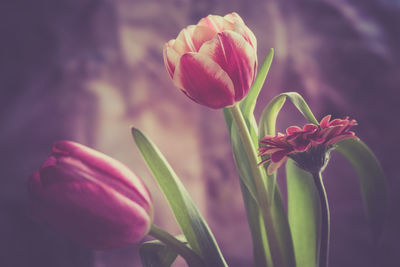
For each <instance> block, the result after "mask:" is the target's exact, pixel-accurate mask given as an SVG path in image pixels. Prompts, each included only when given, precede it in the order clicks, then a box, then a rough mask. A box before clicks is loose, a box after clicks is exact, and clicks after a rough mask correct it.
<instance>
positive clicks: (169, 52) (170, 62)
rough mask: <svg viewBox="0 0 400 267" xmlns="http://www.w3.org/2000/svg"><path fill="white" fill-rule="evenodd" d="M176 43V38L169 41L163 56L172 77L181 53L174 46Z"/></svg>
mask: <svg viewBox="0 0 400 267" xmlns="http://www.w3.org/2000/svg"><path fill="white" fill-rule="evenodd" d="M174 43H175V40H170V41H169V42H168V43H166V44H165V45H164V48H163V57H164V64H165V68H166V69H167V71H168V74H169V76H170V77H171V78H173V77H174V72H175V67H176V64H178V61H179V57H180V56H179V54H178V53H177V52H176V51H175V50H174V49H173V48H172V47H173V45H174Z"/></svg>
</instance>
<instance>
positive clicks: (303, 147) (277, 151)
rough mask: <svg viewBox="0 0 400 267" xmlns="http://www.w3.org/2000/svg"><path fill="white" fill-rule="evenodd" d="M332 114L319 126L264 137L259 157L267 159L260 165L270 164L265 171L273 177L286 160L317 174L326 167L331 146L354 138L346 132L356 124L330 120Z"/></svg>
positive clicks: (347, 121) (291, 128)
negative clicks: (317, 171) (291, 160)
mask: <svg viewBox="0 0 400 267" xmlns="http://www.w3.org/2000/svg"><path fill="white" fill-rule="evenodd" d="M330 119H331V115H327V116H325V117H324V118H323V119H322V120H321V122H320V126H319V127H318V126H317V125H314V124H306V125H305V126H304V127H303V129H302V128H300V127H297V126H291V127H289V128H287V129H286V134H282V133H278V135H277V136H266V137H264V138H263V139H262V140H261V141H260V146H261V147H260V148H259V156H266V159H265V160H263V161H262V162H261V163H260V165H261V164H264V163H267V162H270V164H269V166H268V169H267V172H268V174H272V173H273V172H274V171H275V170H276V169H278V168H279V167H280V166H281V165H282V164H283V163H284V162H285V161H286V160H287V159H288V157H290V158H292V159H293V160H295V161H296V162H297V163H298V165H299V166H300V167H301V168H303V169H305V170H306V171H311V172H312V171H316V170H319V169H321V168H322V167H323V166H324V165H325V164H326V159H325V154H326V152H327V151H329V149H331V148H332V146H333V145H334V144H335V143H337V142H339V141H342V140H345V139H349V138H357V137H356V136H355V133H354V132H352V131H349V129H350V128H351V127H353V126H355V125H357V122H356V121H355V120H349V117H346V118H344V119H335V120H333V121H330Z"/></svg>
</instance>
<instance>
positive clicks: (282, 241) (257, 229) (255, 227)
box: [224, 110, 295, 266]
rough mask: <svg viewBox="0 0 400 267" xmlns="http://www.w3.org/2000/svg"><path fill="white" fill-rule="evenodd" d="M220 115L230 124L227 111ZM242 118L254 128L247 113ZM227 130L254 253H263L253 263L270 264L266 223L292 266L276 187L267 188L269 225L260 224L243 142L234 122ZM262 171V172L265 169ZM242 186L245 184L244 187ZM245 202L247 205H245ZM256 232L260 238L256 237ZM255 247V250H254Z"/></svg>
mask: <svg viewBox="0 0 400 267" xmlns="http://www.w3.org/2000/svg"><path fill="white" fill-rule="evenodd" d="M224 115H225V120H226V122H227V125H230V124H231V125H232V119H231V115H230V114H229V112H228V111H226V110H224ZM251 117H253V115H252V114H251V115H250V118H251ZM245 120H246V122H248V123H247V126H248V128H249V131H250V129H253V130H255V129H254V128H252V127H253V126H252V124H251V123H249V117H245ZM230 132H231V143H232V150H233V153H234V158H235V162H236V166H237V168H238V173H239V178H240V180H241V185H242V195H243V198H244V202H245V205H246V211H247V216H248V221H249V225H250V227H251V230H252V237H253V244H254V254H255V255H258V256H260V255H262V254H263V255H265V256H263V257H258V258H255V259H254V262H255V266H265V265H264V264H267V266H272V258H271V254H270V251H269V244H268V237H267V234H266V232H265V227H270V230H271V231H272V230H273V229H274V230H273V231H276V233H277V237H278V242H279V244H273V245H274V246H279V247H280V250H281V251H283V253H284V255H285V262H286V264H287V266H294V264H295V263H294V262H295V258H294V251H293V245H292V240H291V234H290V228H289V223H288V220H287V216H286V212H285V208H284V205H283V201H282V198H281V194H280V191H279V188H278V187H277V185H274V186H275V188H274V189H273V190H271V191H275V192H276V194H274V195H273V196H271V198H272V199H273V201H271V203H272V204H271V206H270V208H271V213H272V220H273V221H272V222H270V223H272V225H270V224H268V225H264V222H263V220H262V218H260V217H261V216H260V210H259V207H258V206H257V207H254V206H252V205H257V201H256V200H255V199H256V198H255V192H252V191H253V190H254V189H253V186H255V184H254V177H253V176H252V172H251V170H250V166H249V163H248V160H247V158H246V156H245V154H244V153H243V151H244V150H243V149H244V148H243V147H242V146H243V145H242V143H241V141H240V137H239V133H238V132H237V128H236V127H235V126H234V124H233V125H232V126H231V131H230ZM250 132H251V131H250ZM255 137H256V139H255V140H258V138H257V134H255ZM256 145H257V146H258V142H256ZM264 174H265V175H266V173H264ZM244 186H246V188H244ZM245 189H247V190H245ZM249 197H251V198H249ZM246 203H247V204H246ZM247 205H249V207H248V206H247ZM260 234H261V238H260V237H259V236H260ZM257 243H258V245H256V244H257ZM259 246H263V247H264V250H263V251H260V250H259V248H258V247H259ZM256 249H257V250H258V251H256ZM265 260H266V261H265Z"/></svg>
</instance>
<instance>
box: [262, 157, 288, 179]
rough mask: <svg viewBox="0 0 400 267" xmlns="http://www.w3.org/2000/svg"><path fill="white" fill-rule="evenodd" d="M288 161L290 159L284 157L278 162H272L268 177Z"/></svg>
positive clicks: (268, 169)
mask: <svg viewBox="0 0 400 267" xmlns="http://www.w3.org/2000/svg"><path fill="white" fill-rule="evenodd" d="M287 159H288V158H287V157H284V158H282V159H281V160H280V161H278V162H272V161H271V163H270V164H269V166H268V168H267V173H268V175H271V174H273V173H274V172H275V171H276V170H277V169H278V168H279V167H280V166H282V164H283V163H285V161H286V160H287Z"/></svg>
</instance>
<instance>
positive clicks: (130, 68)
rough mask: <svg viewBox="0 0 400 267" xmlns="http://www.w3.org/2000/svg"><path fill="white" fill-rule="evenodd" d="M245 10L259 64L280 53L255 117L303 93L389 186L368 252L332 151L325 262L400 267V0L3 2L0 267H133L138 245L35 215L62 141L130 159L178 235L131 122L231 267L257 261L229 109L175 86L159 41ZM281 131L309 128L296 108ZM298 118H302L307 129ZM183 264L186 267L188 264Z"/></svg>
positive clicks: (352, 195)
mask: <svg viewBox="0 0 400 267" xmlns="http://www.w3.org/2000/svg"><path fill="white" fill-rule="evenodd" d="M232 11H236V12H238V13H239V14H240V15H241V16H242V17H243V19H244V20H245V21H246V23H247V25H248V26H249V27H250V28H251V29H252V30H253V31H254V33H255V35H256V36H257V39H258V47H259V51H258V55H259V59H260V60H261V59H262V58H264V56H265V55H266V53H267V51H268V50H269V48H270V47H274V48H275V51H276V56H275V59H274V62H273V65H272V69H271V71H270V74H269V77H268V81H267V83H266V85H265V86H264V88H263V91H262V93H261V96H260V99H259V103H258V106H257V109H256V115H257V117H259V115H260V113H261V112H262V109H263V107H264V106H265V104H266V103H267V102H268V101H269V100H270V99H271V98H272V97H273V96H274V95H276V94H278V93H280V92H283V91H297V92H299V93H301V94H302V95H303V96H304V98H305V99H306V100H307V101H308V103H309V104H310V106H311V108H312V110H313V111H314V113H315V114H316V116H317V118H318V119H321V118H322V117H323V116H324V115H326V114H328V113H330V114H332V115H333V116H334V117H342V116H344V115H349V116H350V117H351V118H356V119H357V120H358V122H359V126H357V128H356V131H357V134H358V136H359V137H360V138H361V139H362V140H364V141H365V142H366V143H367V144H368V145H369V146H370V147H371V148H372V149H373V151H374V152H375V153H376V155H377V156H378V157H379V159H380V160H381V162H382V165H383V167H384V169H385V172H386V174H387V178H388V181H387V182H388V189H389V212H388V220H387V224H386V229H385V233H384V235H383V238H382V242H381V244H380V248H379V249H378V250H375V251H374V250H373V247H372V245H371V241H370V237H369V232H368V225H367V222H366V219H365V216H364V213H363V210H362V202H361V196H360V192H359V188H358V184H357V179H356V178H355V174H354V172H353V171H352V170H351V168H350V166H349V164H348V163H347V162H346V161H345V160H343V158H341V157H340V156H339V155H337V154H334V155H333V156H332V157H333V158H332V161H331V164H330V165H329V167H328V169H327V170H326V172H325V181H326V186H327V191H328V197H329V200H330V206H331V215H332V245H331V259H330V262H331V266H332V267H336V266H341V267H347V266H349V267H350V266H365V267H370V266H387V267H389V266H399V263H398V262H399V260H398V259H399V257H400V256H399V252H398V251H399V243H398V239H399V238H400V231H399V229H398V225H400V215H399V212H398V207H397V205H398V204H399V201H400V197H399V196H400V194H398V191H399V189H400V182H399V180H398V178H399V177H398V174H397V172H396V171H397V169H398V150H399V148H400V145H399V143H398V141H397V140H398V137H397V136H398V132H399V128H398V124H399V123H398V116H399V114H400V108H399V104H398V101H399V100H400V94H399V92H398V90H399V89H400V63H399V62H400V50H399V47H400V37H399V36H400V27H399V25H400V4H399V2H398V1H390V0H381V1H371V0H363V1H345V0H336V1H304V0H302V1H299V0H285V1H278V0H275V1H260V0H259V1H251V4H250V2H246V1H239V0H230V1H227V0H226V1H214V0H208V1H201V0H197V1H196V0H166V1H161V0H158V1H157V0H143V1H133V0H131V1H128V0H120V1H106V0H104V1H100V0H80V1H77V0H59V1H52V0H37V1H20V0H14V1H2V2H1V3H0V18H1V23H0V34H1V36H2V40H1V42H0V46H1V49H0V55H1V57H0V58H1V60H0V125H1V128H2V129H1V131H0V140H1V141H0V151H1V156H0V157H1V158H0V159H1V160H0V166H1V173H2V175H1V180H0V214H1V215H0V266H10V267H14V266H15V267H25V266H33V267H36V266H41V267H47V266H48V267H50V266H51V267H64V266H65V267H69V266H76V267H81V266H82V267H83V266H96V267H102V266H113V267H125V266H140V263H139V261H138V254H137V246H136V245H132V246H128V247H125V248H122V249H119V250H114V251H107V252H91V251H89V250H87V249H85V248H82V247H79V246H77V245H75V244H74V243H73V242H70V241H68V240H67V239H65V238H64V237H62V236H59V235H58V234H57V233H55V232H53V231H52V230H51V229H48V228H47V227H46V226H43V225H40V224H37V223H35V222H33V221H32V220H31V219H30V217H29V215H28V213H27V211H26V204H27V192H26V182H27V179H28V177H29V175H30V173H31V172H32V171H34V170H35V169H36V168H38V166H39V165H40V164H41V162H42V161H43V159H44V158H45V157H46V156H47V155H48V153H49V151H50V147H51V144H52V143H53V142H54V141H55V140H60V139H70V140H75V141H78V142H81V143H83V144H86V145H88V146H91V147H94V148H96V149H98V150H100V151H102V152H104V153H106V154H108V155H110V156H113V157H115V158H116V159H118V160H120V161H122V162H124V163H125V164H127V165H128V166H129V167H131V168H132V169H133V170H135V172H136V173H138V174H139V175H140V176H141V177H142V178H143V180H144V181H145V182H146V184H148V186H149V187H150V189H151V191H152V192H153V197H154V201H155V206H156V218H155V220H156V223H157V224H159V225H160V226H162V227H164V228H166V229H168V230H169V231H170V232H172V233H178V232H179V230H178V228H177V226H176V223H175V221H174V220H173V218H172V216H171V213H170V211H169V209H168V208H167V206H166V203H165V200H164V199H163V197H162V196H161V193H160V191H159V189H158V188H157V186H156V184H155V182H154V181H153V179H152V177H151V176H150V174H149V172H148V170H147V169H146V167H145V165H144V163H143V161H142V160H141V158H140V155H139V152H138V151H137V150H136V148H135V146H134V143H133V141H132V138H131V136H130V133H129V126H130V125H135V126H136V127H138V128H140V129H142V130H143V131H144V132H145V133H147V134H148V135H149V136H150V137H151V138H152V139H153V140H154V142H155V143H156V144H158V145H159V147H160V149H161V150H162V151H163V152H164V154H165V155H166V156H167V158H168V159H169V161H170V162H171V164H172V165H173V167H174V168H175V169H176V171H177V173H178V174H179V176H180V177H181V178H182V179H183V182H184V184H185V185H186V186H187V188H188V190H189V192H190V193H191V195H192V196H193V198H194V200H195V201H196V203H197V204H198V206H199V208H200V209H201V211H202V212H203V214H204V215H205V216H206V218H207V220H208V222H209V223H210V226H211V228H212V230H213V231H214V233H215V235H216V238H217V240H218V242H219V243H220V246H221V248H222V251H223V253H224V254H225V256H226V257H227V260H228V263H229V264H230V266H250V265H251V257H252V252H251V242H250V236H249V231H248V226H247V222H246V218H245V213H244V210H243V205H242V203H241V198H240V197H239V195H240V191H239V186H238V181H237V176H236V174H235V171H234V166H233V159H232V156H231V152H230V144H229V140H228V137H227V135H226V130H225V128H224V122H223V117H222V115H221V112H219V111H214V110H210V109H207V108H205V107H202V106H199V105H196V104H194V103H193V102H191V101H190V100H189V99H187V98H186V97H185V96H184V95H183V94H182V93H180V92H179V91H178V90H177V89H175V88H174V87H173V85H172V82H171V81H170V79H169V77H168V75H167V73H166V71H165V69H164V66H163V61H162V45H163V44H164V42H166V41H168V40H169V39H171V38H175V37H176V35H177V34H178V32H179V31H180V29H181V28H183V27H185V26H186V25H188V24H194V23H196V22H197V21H198V19H200V18H201V17H204V16H206V15H208V14H219V15H224V14H226V13H229V12H232ZM279 119H280V122H279V128H280V130H283V129H285V128H286V127H287V126H289V125H291V124H302V123H303V122H304V120H303V119H301V118H300V116H299V115H298V114H297V113H296V111H295V110H294V109H293V108H292V107H291V106H290V105H289V104H288V105H287V106H285V108H284V110H283V112H282V113H281V115H280V117H279ZM299 119H300V120H299ZM176 266H182V262H181V263H180V264H177V265H176Z"/></svg>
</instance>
